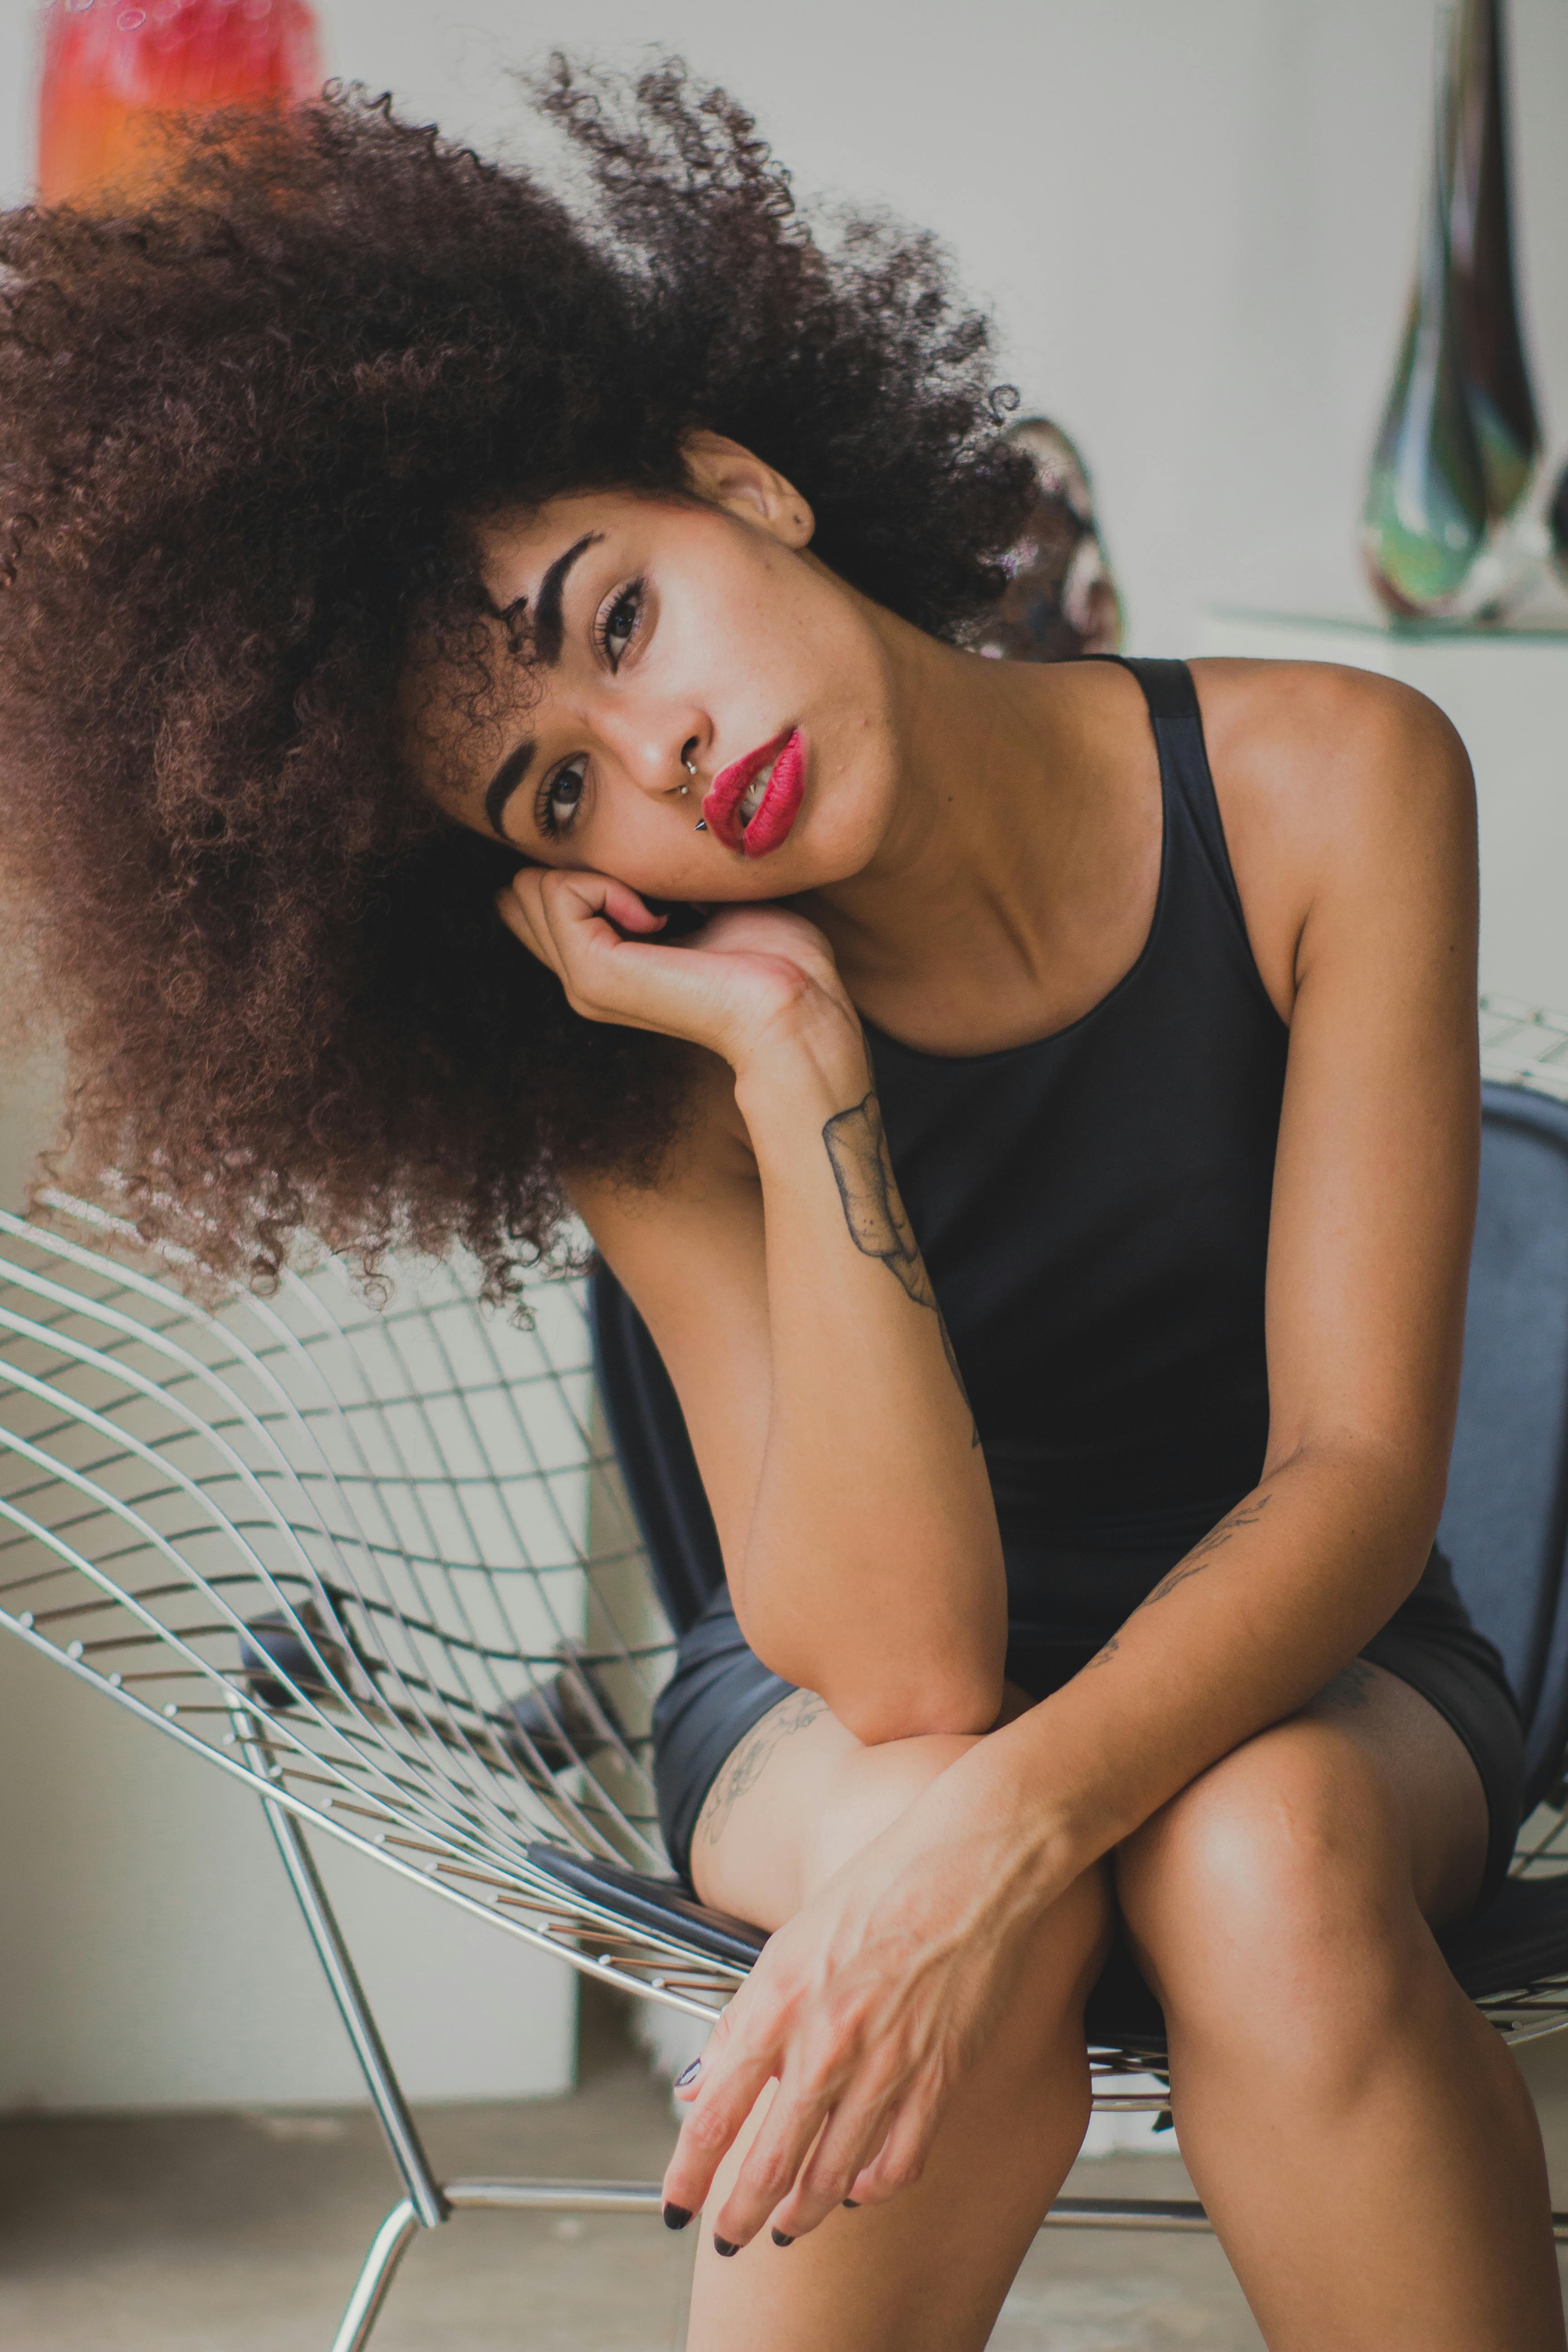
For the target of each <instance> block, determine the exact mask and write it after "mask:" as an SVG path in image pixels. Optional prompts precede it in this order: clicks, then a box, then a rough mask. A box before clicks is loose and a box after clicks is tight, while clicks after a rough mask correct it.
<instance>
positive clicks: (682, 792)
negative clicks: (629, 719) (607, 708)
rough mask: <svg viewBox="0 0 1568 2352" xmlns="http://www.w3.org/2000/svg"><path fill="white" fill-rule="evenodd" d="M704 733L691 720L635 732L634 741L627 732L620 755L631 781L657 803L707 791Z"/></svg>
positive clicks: (677, 720)
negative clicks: (660, 800)
mask: <svg viewBox="0 0 1568 2352" xmlns="http://www.w3.org/2000/svg"><path fill="white" fill-rule="evenodd" d="M706 741H707V736H706V732H705V730H703V729H702V728H701V727H700V726H699V725H697V724H695V723H694V722H693V721H692V720H691V719H685V720H684V721H683V720H681V719H676V720H675V721H674V723H673V724H668V725H666V726H663V727H655V728H647V729H638V730H637V733H636V736H635V738H633V737H632V736H631V733H630V730H628V734H627V736H626V738H623V740H622V743H621V747H620V748H621V754H622V757H623V758H624V760H625V761H626V767H627V769H628V771H629V772H630V774H631V776H632V778H633V780H634V782H637V784H638V785H640V787H641V789H642V790H643V791H644V792H645V793H650V794H651V795H652V796H653V797H654V798H655V799H656V800H658V799H664V798H667V797H673V798H676V799H688V800H689V798H690V797H691V795H692V793H697V794H698V796H699V797H700V795H701V793H703V792H704V791H705V790H706V789H707V782H708V779H707V778H706V777H705V776H704V773H703V767H704V759H703V751H704V745H705V744H706Z"/></svg>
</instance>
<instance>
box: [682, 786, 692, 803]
mask: <svg viewBox="0 0 1568 2352" xmlns="http://www.w3.org/2000/svg"><path fill="white" fill-rule="evenodd" d="M690 790H691V787H690V785H689V784H682V785H681V787H680V797H681V799H682V800H684V799H685V798H686V796H687V794H688V793H689V791H690Z"/></svg>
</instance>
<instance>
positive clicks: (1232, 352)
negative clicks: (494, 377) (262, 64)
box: [0, 0, 1568, 653]
mask: <svg viewBox="0 0 1568 2352" xmlns="http://www.w3.org/2000/svg"><path fill="white" fill-rule="evenodd" d="M318 6H319V10H320V15H321V22H322V26H323V33H324V37H325V44H326V50H327V62H328V65H329V68H330V69H331V71H333V72H334V73H338V74H342V75H344V76H348V77H353V78H357V79H363V80H365V81H367V82H369V83H370V84H371V85H372V86H373V87H374V88H376V89H381V88H390V89H392V90H393V91H394V92H395V95H396V97H397V99H398V100H399V101H400V102H401V103H403V104H404V105H405V106H406V107H408V108H409V109H411V110H414V111H415V112H416V113H418V114H419V115H421V116H424V117H427V118H430V119H434V120H435V121H438V122H440V123H441V124H442V126H443V127H444V128H445V129H447V130H448V131H454V132H461V133H463V134H464V135H465V136H468V137H471V138H473V139H474V140H475V141H476V142H478V143H479V145H481V146H483V147H489V148H494V147H497V146H500V144H502V143H503V142H504V141H505V140H506V138H507V136H508V135H509V129H510V126H512V125H514V124H515V122H516V120H517V115H518V100H516V98H515V97H514V95H513V92H512V90H511V89H510V85H509V83H508V80H507V75H506V68H507V67H508V66H509V65H511V64H514V63H527V62H528V61H529V60H530V59H534V60H537V59H538V58H542V56H544V55H545V54H546V53H547V52H548V51H549V50H550V49H551V48H552V47H561V46H563V47H577V48H582V49H589V50H592V51H593V52H594V53H595V54H597V55H599V56H601V57H605V58H622V59H632V58H636V57H637V56H639V55H647V54H648V53H649V51H648V45H649V44H651V45H652V46H653V47H655V48H657V49H659V50H664V49H675V50H679V51H680V52H682V53H684V54H685V56H686V57H687V58H689V61H690V62H691V64H692V65H693V67H694V68H697V69H699V70H700V71H701V72H703V73H705V74H708V75H710V76H713V77H715V78H717V79H721V80H723V81H726V82H727V83H728V84H729V85H730V86H731V88H732V89H734V90H735V91H736V92H737V93H738V94H739V95H740V96H741V97H742V98H743V99H744V100H746V101H747V102H748V103H750V104H751V105H752V106H753V107H754V108H755V110H756V111H757V113H758V115H759V117H760V119H761V121H762V124H763V129H764V130H765V131H767V132H768V134H769V135H770V136H771V137H772V138H773V141H774V142H775V144H776V145H777V147H778V149H779V151H780V152H781V153H782V154H783V155H784V157H785V158H786V159H787V160H788V161H789V163H791V164H792V165H793V166H794V167H795V174H796V184H797V186H798V188H799V189H800V191H801V192H802V193H803V194H814V193H818V194H819V193H823V192H826V193H827V194H832V195H838V196H846V197H849V198H852V199H857V200H861V201H867V202H871V203H880V204H886V205H892V206H894V207H896V208H897V209H898V210H900V212H902V213H904V214H906V215H909V216H910V217H911V218H913V219H915V220H919V221H921V222H924V223H927V224H929V225H930V226H932V227H934V228H935V229H936V230H937V231H938V232H939V233H940V234H941V235H942V237H944V238H945V239H946V240H947V242H948V244H949V245H950V247H952V252H953V254H954V255H955V257H956V258H957V260H958V263H959V266H960V268H961V271H962V274H963V278H964V279H965V281H966V282H967V283H968V284H969V285H970V286H972V287H973V289H974V290H975V292H976V293H977V294H978V295H979V296H980V297H981V298H983V299H985V300H986V301H988V302H990V303H992V304H993V305H994V308H995V310H996V312H997V315H998V318H999V320H1000V322H1001V325H1002V328H1003V331H1004V338H1005V351H1006V365H1007V368H1008V370H1009V371H1010V372H1011V373H1014V374H1015V375H1016V379H1017V381H1018V383H1019V384H1020V385H1021V387H1022V388H1023V390H1024V393H1025V395H1026V399H1027V400H1028V401H1029V402H1030V403H1032V404H1039V405H1041V406H1043V407H1045V408H1046V409H1047V411H1049V412H1051V413H1053V414H1055V415H1058V416H1059V417H1060V419H1061V421H1062V422H1063V423H1064V424H1065V425H1067V426H1068V429H1069V430H1070V431H1072V432H1074V433H1075V434H1077V435H1079V436H1081V438H1082V441H1083V444H1084V446H1085V448H1086V451H1087V453H1088V455H1089V458H1090V461H1091V463H1092V465H1093V467H1094V469H1095V473H1096V476H1097V478H1098V483H1099V488H1100V497H1101V501H1102V505H1103V509H1104V514H1105V520H1106V525H1107V529H1108V531H1109V534H1110V544H1111V550H1112V552H1113V555H1114V557H1115V560H1116V562H1117V566H1118V569H1119V571H1120V573H1121V578H1122V581H1123V583H1124V585H1125V587H1126V589H1127V592H1128V595H1129V601H1130V604H1131V621H1132V636H1133V650H1135V651H1140V652H1147V653H1179V652H1184V651H1188V650H1190V649H1191V646H1192V643H1193V632H1194V621H1195V616H1196V615H1197V614H1199V613H1200V612H1201V611H1202V610H1204V609H1205V607H1206V606H1207V605H1209V604H1213V603H1215V602H1244V603H1259V604H1285V605H1288V606H1294V607H1300V605H1303V604H1306V605H1310V606H1324V605H1328V606H1332V607H1336V608H1342V607H1344V606H1345V605H1347V604H1352V603H1356V602H1358V601H1359V598H1360V589H1359V583H1358V579H1357V573H1356V568H1355V563H1354V560H1353V555H1352V541H1353V519H1354V516H1355V513H1356V510H1357V507H1358V504H1359V492H1360V485H1361V478H1362V472H1363V466H1364V463H1365V457H1366V451H1367V447H1368V444H1369V441H1370V437H1371V435H1372V433H1373V427H1374V425H1375V422H1376V416H1377V412H1378V408H1379V404H1380V402H1381V398H1382V394H1383V390H1384V383H1385V380H1386V376H1387V373H1388V369H1389V365H1390V362H1391V359H1392V355H1393V348H1394V336H1395V332H1396V329H1397V324H1398V320H1399V315H1400V310H1401V306H1402V304H1403V302H1404V299H1405V288H1406V284H1407V282H1408V278H1409V271H1410V262H1411V255H1412V247H1413V241H1414V236H1415V209H1416V200H1417V194H1418V189H1419V184H1420V180H1421V174H1422V172H1423V170H1424V168H1425V161H1426V142H1427V136H1428V125H1429V123H1430V119H1431V115H1430V58H1431V47H1432V22H1433V16H1434V6H1433V0H965V5H963V6H962V7H958V6H953V5H948V4H947V0H792V5H790V6H789V7H787V8H779V9H769V8H764V7H763V6H762V5H758V0H749V5H748V0H742V5H736V0H595V5H594V6H593V7H592V8H586V7H584V6H582V5H560V0H526V5H519V0H443V5H438V6H432V5H428V0H318ZM1510 20H1511V23H1512V26H1513V34H1514V38H1513V50H1514V68H1515V70H1514V83H1515V97H1516V107H1515V119H1516V126H1517V134H1518V136H1517V149H1518V163H1519V173H1518V184H1519V194H1520V206H1519V210H1520V216H1521V242H1522V247H1523V258H1524V266H1525V267H1524V275H1525V282H1526V289H1527V293H1528V296H1529V306H1530V314H1531V342H1532V346H1533V350H1534V355H1535V360H1536V373H1537V380H1538V384H1539V388H1540V390H1541V393H1542V400H1543V404H1544V406H1545V408H1546V411H1547V416H1548V421H1549V424H1551V423H1552V420H1555V432H1556V435H1557V436H1558V439H1559V441H1560V442H1562V441H1563V440H1568V6H1564V5H1563V0H1510ZM33 30H34V20H33V14H32V11H31V10H30V8H29V7H28V6H27V5H26V0H0V44H3V45H4V46H3V47H0V105H7V106H8V107H9V109H10V112H11V120H10V121H9V123H8V124H7V123H5V122H3V121H0V194H3V193H5V191H6V190H9V191H10V192H11V193H13V194H20V193H21V192H22V190H23V189H24V187H25V185H26V174H27V171H28V168H29V156H30V140H31V131H30V118H29V111H28V109H29V100H28V97H27V75H28V52H29V48H30V43H31V38H32V34H33Z"/></svg>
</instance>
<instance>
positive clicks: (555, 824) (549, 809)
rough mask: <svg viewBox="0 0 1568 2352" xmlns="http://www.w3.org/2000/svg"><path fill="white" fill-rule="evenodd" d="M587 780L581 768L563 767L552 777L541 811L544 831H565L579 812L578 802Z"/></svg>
mask: <svg viewBox="0 0 1568 2352" xmlns="http://www.w3.org/2000/svg"><path fill="white" fill-rule="evenodd" d="M586 782H587V778H586V776H585V775H584V772H583V771H582V769H581V768H563V769H562V770H561V771H560V772H559V773H558V774H557V775H555V776H552V779H551V782H550V790H549V792H548V793H546V794H545V799H544V806H543V809H542V811H541V815H542V818H543V824H542V831H543V832H545V833H563V832H564V831H565V829H566V827H567V826H568V825H569V824H571V822H572V820H573V818H574V816H575V815H576V814H577V804H578V803H579V802H580V801H581V799H582V797H583V791H584V785H585V784H586Z"/></svg>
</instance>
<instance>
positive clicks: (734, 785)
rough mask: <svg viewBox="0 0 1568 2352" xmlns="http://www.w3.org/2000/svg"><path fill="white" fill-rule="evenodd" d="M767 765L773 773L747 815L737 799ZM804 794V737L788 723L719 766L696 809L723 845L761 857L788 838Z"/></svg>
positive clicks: (748, 788) (746, 791)
mask: <svg viewBox="0 0 1568 2352" xmlns="http://www.w3.org/2000/svg"><path fill="white" fill-rule="evenodd" d="M770 767H771V768H772V770H773V773H772V775H771V776H769V778H768V782H767V788H766V790H765V791H764V792H763V797H762V801H761V803H760V805H759V806H758V807H757V809H756V812H755V814H752V816H751V817H750V818H749V820H748V818H747V817H746V816H745V815H744V814H742V803H744V801H745V799H746V796H747V794H748V793H752V790H753V788H754V786H755V785H756V783H757V782H758V780H759V778H761V777H762V776H763V775H765V774H767V771H768V769H769V768H770ZM804 796H805V736H804V735H803V734H802V733H801V731H800V729H799V728H798V727H790V728H786V729H785V730H784V733H783V734H782V735H775V736H774V738H773V741H772V742H771V743H763V744H760V745H759V746H758V748H757V749H756V751H748V752H747V753H746V755H745V757H744V759H741V760H732V761H731V762H730V765H729V766H728V767H727V768H721V770H720V771H719V773H718V774H717V775H716V776H715V777H714V779H713V782H711V784H710V786H709V788H708V791H707V793H706V795H705V797H704V799H703V803H702V814H703V815H704V816H705V817H706V818H707V820H708V829H709V831H710V833H712V834H714V835H717V836H718V838H719V839H720V840H721V842H722V843H723V844H724V845H725V847H726V848H727V849H739V850H742V851H743V852H744V854H745V855H746V856H748V857H765V856H767V855H768V853H769V851H770V850H773V849H777V848H778V847H779V845H780V844H781V843H782V842H784V840H785V839H786V838H787V837H788V835H789V830H790V827H791V825H793V824H794V823H795V818H796V817H797V816H798V814H800V804H801V801H802V799H803V798H804Z"/></svg>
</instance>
